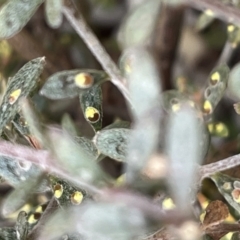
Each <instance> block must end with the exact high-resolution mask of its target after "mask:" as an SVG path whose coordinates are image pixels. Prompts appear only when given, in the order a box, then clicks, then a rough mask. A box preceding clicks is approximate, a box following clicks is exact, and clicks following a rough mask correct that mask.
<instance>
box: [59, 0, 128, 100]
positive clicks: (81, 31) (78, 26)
mask: <svg viewBox="0 0 240 240" xmlns="http://www.w3.org/2000/svg"><path fill="white" fill-rule="evenodd" d="M62 11H63V14H64V15H65V17H66V18H67V20H68V21H69V23H70V24H71V25H72V27H73V28H74V30H75V31H76V32H77V33H78V35H79V36H80V37H81V38H82V39H83V41H84V42H85V44H86V45H87V46H88V48H89V49H90V50H91V52H92V54H93V55H94V56H95V57H96V59H97V60H98V61H99V63H100V64H101V66H102V67H103V69H104V70H105V71H106V72H107V73H108V74H109V76H110V78H111V81H112V83H113V84H114V85H115V86H116V87H118V89H119V90H120V91H121V92H122V94H123V95H124V97H125V98H126V99H127V100H128V101H129V102H130V96H129V93H128V89H127V87H126V80H125V79H124V78H123V77H122V75H121V72H120V70H119V68H118V67H117V65H116V64H115V63H114V62H113V60H112V59H111V57H110V56H109V54H108V53H107V52H106V50H105V49H104V48H103V46H102V44H101V43H100V41H99V40H98V39H97V37H96V35H95V34H94V33H93V32H92V30H91V29H90V27H89V26H88V25H87V23H86V21H85V20H84V18H83V17H82V15H81V13H80V12H79V11H77V9H76V7H75V6H74V4H73V3H72V1H71V0H65V6H64V7H63V10H62Z"/></svg>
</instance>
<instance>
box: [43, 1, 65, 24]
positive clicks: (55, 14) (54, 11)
mask: <svg viewBox="0 0 240 240" xmlns="http://www.w3.org/2000/svg"><path fill="white" fill-rule="evenodd" d="M44 6H45V16H46V21H47V23H48V25H49V26H50V27H52V28H58V27H60V25H61V24H62V20H63V15H62V7H63V0H45V5H44Z"/></svg>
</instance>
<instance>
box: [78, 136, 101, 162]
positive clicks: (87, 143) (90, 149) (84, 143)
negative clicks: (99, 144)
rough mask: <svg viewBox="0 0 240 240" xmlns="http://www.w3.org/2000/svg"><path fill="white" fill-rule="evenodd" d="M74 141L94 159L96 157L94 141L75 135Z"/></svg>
mask: <svg viewBox="0 0 240 240" xmlns="http://www.w3.org/2000/svg"><path fill="white" fill-rule="evenodd" d="M75 141H76V142H77V143H78V144H79V145H80V146H81V147H82V148H83V149H84V150H85V151H86V153H87V154H89V155H90V156H91V157H93V158H94V159H96V158H97V157H98V150H97V148H96V146H95V145H94V143H93V142H92V141H91V140H90V139H88V138H86V137H75Z"/></svg>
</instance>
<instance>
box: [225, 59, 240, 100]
mask: <svg viewBox="0 0 240 240" xmlns="http://www.w3.org/2000/svg"><path fill="white" fill-rule="evenodd" d="M239 78H240V63H237V64H236V65H235V66H234V67H233V68H232V70H231V72H230V74H229V80H228V86H227V90H228V93H229V94H228V96H229V97H231V98H233V99H236V100H240V81H239Z"/></svg>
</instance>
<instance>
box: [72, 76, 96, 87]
mask: <svg viewBox="0 0 240 240" xmlns="http://www.w3.org/2000/svg"><path fill="white" fill-rule="evenodd" d="M74 82H75V84H76V85H77V86H78V87H80V88H89V87H91V86H92V85H93V82H94V81H93V77H92V76H91V75H90V74H88V73H79V74H77V75H76V76H75V78H74Z"/></svg>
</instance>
